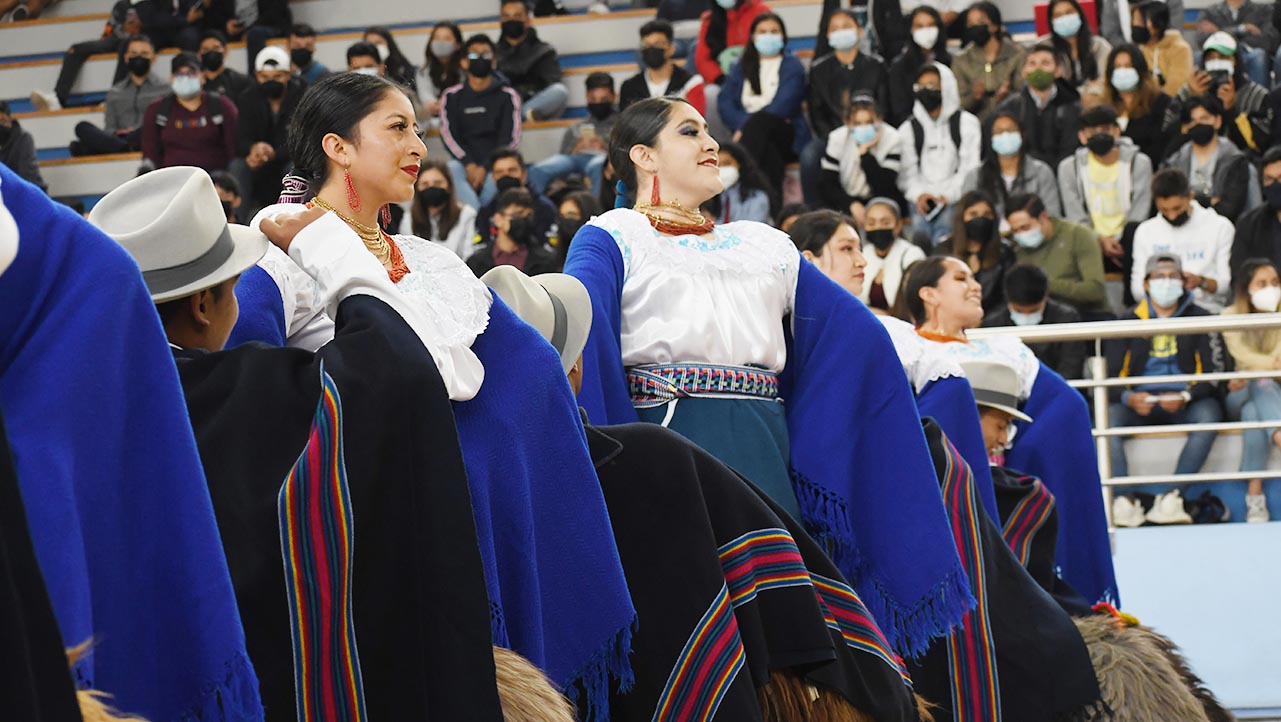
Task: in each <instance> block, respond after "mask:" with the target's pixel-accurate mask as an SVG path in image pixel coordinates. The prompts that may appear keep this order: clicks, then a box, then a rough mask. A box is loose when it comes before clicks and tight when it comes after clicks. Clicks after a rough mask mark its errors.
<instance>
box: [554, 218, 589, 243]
mask: <svg viewBox="0 0 1281 722" xmlns="http://www.w3.org/2000/svg"><path fill="white" fill-rule="evenodd" d="M582 227H583V221H582V220H581V219H579V218H566V217H565V216H559V217H557V218H556V236H557V237H558V238H559V239H560V245H562V246H565V245H568V244H569V242H570V241H571V240H573V238H574V236H575V235H577V234H578V229H580V228H582Z"/></svg>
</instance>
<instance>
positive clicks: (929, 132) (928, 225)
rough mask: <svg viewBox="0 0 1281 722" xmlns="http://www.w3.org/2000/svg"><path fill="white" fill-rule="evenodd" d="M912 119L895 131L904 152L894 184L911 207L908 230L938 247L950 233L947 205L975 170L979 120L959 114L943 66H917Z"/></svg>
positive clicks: (952, 86)
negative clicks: (938, 243) (910, 225)
mask: <svg viewBox="0 0 1281 722" xmlns="http://www.w3.org/2000/svg"><path fill="white" fill-rule="evenodd" d="M913 88H914V91H913V92H914V93H915V94H916V103H915V104H914V105H913V107H912V117H911V118H908V119H907V121H906V122H904V123H903V125H901V126H899V129H898V134H899V138H900V139H901V141H902V142H901V148H902V153H903V163H902V169H901V170H900V171H899V176H898V185H899V189H900V190H902V191H903V195H904V196H905V197H906V198H907V202H908V203H909V204H911V208H912V227H913V229H915V231H918V232H922V231H923V232H925V233H926V234H928V236H929V239H930V242H931V243H937V242H938V241H939V240H940V239H941V238H943V236H946V235H947V234H948V233H949V232H950V231H951V228H952V206H951V203H952V202H953V201H954V200H956V199H957V198H959V197H960V195H961V187H962V185H963V184H964V183H965V177H966V176H967V175H969V173H970V171H972V170H974V169H975V168H977V167H978V166H979V145H980V141H981V139H982V138H981V136H982V129H981V128H980V127H979V119H978V118H976V117H974V115H973V114H972V113H969V112H966V111H964V110H961V101H960V96H959V95H958V94H957V90H956V78H955V77H953V75H952V71H951V70H949V69H948V67H947V66H946V65H943V64H942V63H937V62H935V63H930V64H929V65H923V66H921V69H920V70H919V71H917V73H916V82H915V83H914V85H913Z"/></svg>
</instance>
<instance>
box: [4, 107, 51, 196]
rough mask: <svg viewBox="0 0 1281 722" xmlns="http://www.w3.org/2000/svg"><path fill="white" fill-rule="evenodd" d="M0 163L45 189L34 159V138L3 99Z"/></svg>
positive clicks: (38, 165)
mask: <svg viewBox="0 0 1281 722" xmlns="http://www.w3.org/2000/svg"><path fill="white" fill-rule="evenodd" d="M0 163H3V164H4V165H6V166H9V168H10V169H11V170H13V172H14V173H17V174H18V175H19V176H21V177H22V178H23V180H26V181H27V182H29V183H32V184H34V185H36V186H39V187H40V189H41V190H47V187H46V186H45V182H44V178H42V177H41V176H40V163H39V162H38V161H37V160H36V141H35V138H33V137H31V133H30V132H29V131H27V130H24V129H23V127H22V126H21V125H20V124H19V123H18V121H17V120H16V119H14V117H13V114H12V113H11V112H10V111H9V104H8V103H7V102H5V101H3V100H0Z"/></svg>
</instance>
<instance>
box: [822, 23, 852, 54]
mask: <svg viewBox="0 0 1281 722" xmlns="http://www.w3.org/2000/svg"><path fill="white" fill-rule="evenodd" d="M827 44H828V45H831V46H832V47H833V48H835V49H837V50H849V49H850V48H852V47H854V46H855V45H858V28H844V29H842V30H833V31H832V32H830V33H828V34H827Z"/></svg>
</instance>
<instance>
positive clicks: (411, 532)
mask: <svg viewBox="0 0 1281 722" xmlns="http://www.w3.org/2000/svg"><path fill="white" fill-rule="evenodd" d="M178 356H179V363H178V368H179V375H180V376H181V378H182V384H183V390H184V392H185V393H186V397H187V406H188V410H189V411H190V414H191V420H192V426H193V427H194V428H195V432H196V441H197V444H198V445H199V447H200V455H201V458H202V460H203V462H204V466H205V472H206V474H207V476H208V479H209V490H210V493H211V496H212V497H213V503H214V511H215V514H216V515H217V518H218V527H219V531H220V532H221V535H222V539H223V544H224V546H225V548H226V551H227V563H228V566H229V568H230V569H231V577H232V581H233V582H234V584H235V589H236V601H237V604H238V605H239V607H240V614H241V617H242V618H243V621H244V626H245V637H246V640H247V642H248V648H249V654H250V657H251V659H252V660H253V663H254V667H255V668H256V670H257V672H258V676H259V679H260V680H261V687H262V697H263V703H264V706H265V707H266V710H267V719H268V720H281V721H283V720H295V719H298V715H297V712H296V705H297V704H298V700H301V699H303V697H304V694H303V692H302V689H301V688H302V687H305V685H304V684H303V681H302V680H303V679H309V678H310V675H301V677H302V679H300V690H299V692H298V693H297V695H296V693H295V684H294V680H295V660H294V653H295V652H294V650H295V645H294V644H293V640H292V639H291V625H293V627H292V629H293V631H292V634H293V635H297V634H298V633H299V631H298V630H299V629H304V630H308V631H309V636H314V637H315V638H317V639H318V640H319V642H320V644H319V645H316V648H321V647H323V645H325V644H326V643H328V644H329V645H330V647H331V648H332V649H333V650H335V651H333V653H332V654H331V655H330V656H329V657H327V658H326V657H314V655H316V654H319V653H321V652H323V651H324V650H323V649H320V652H317V651H316V650H315V649H313V650H312V654H313V658H312V659H311V660H310V661H309V662H308V661H304V662H300V665H301V664H304V663H310V664H312V667H313V668H315V667H316V666H320V667H322V669H320V670H318V671H317V674H319V675H321V676H322V677H323V676H324V674H325V672H324V669H323V667H324V665H326V664H334V663H335V662H336V663H337V664H334V666H335V667H337V666H341V664H342V663H343V661H344V659H343V656H342V652H343V650H345V649H348V648H354V649H355V650H356V652H357V653H358V658H359V669H358V670H357V673H356V675H355V677H356V679H355V680H352V679H349V677H350V676H351V675H345V676H344V675H337V677H338V678H337V679H335V678H334V676H333V675H331V677H330V680H329V681H331V682H335V683H336V686H337V687H338V688H339V689H340V690H341V691H346V692H349V693H351V694H350V695H349V697H350V698H341V697H340V699H339V700H338V706H339V707H349V706H350V705H359V704H362V703H363V705H364V707H365V709H366V710H367V713H368V714H367V717H366V718H367V719H372V720H410V719H412V720H451V721H452V720H484V721H489V720H501V719H502V714H501V711H500V708H499V702H498V696H497V690H496V687H495V682H494V662H493V652H492V646H491V641H490V629H489V603H488V598H487V596H486V593H485V583H484V579H483V576H482V571H481V562H480V555H479V551H478V548H477V544H476V533H475V528H474V525H473V522H472V513H471V502H470V496H469V493H468V488H467V477H466V473H465V471H464V469H463V461H462V455H461V452H460V451H459V447H458V437H457V434H456V432H455V430H454V419H453V414H452V409H451V406H450V401H449V397H448V394H447V392H446V390H445V386H444V384H443V382H442V381H441V379H440V376H439V373H438V372H437V370H436V367H435V365H434V364H433V363H432V361H431V357H430V356H429V355H428V353H427V352H426V350H425V349H424V348H423V346H422V343H421V342H420V341H419V340H418V338H417V337H416V336H415V335H414V333H413V331H412V330H411V329H410V328H409V326H408V325H406V324H405V322H404V320H403V319H401V318H400V316H399V315H397V314H396V313H395V312H394V311H392V310H391V309H390V308H389V307H388V306H387V305H386V304H384V303H383V302H382V301H379V300H376V299H374V298H372V297H369V296H353V297H350V298H347V299H345V300H344V301H343V302H342V304H341V305H340V306H339V307H338V318H337V331H336V334H335V337H334V340H333V341H331V342H330V343H328V344H326V345H325V346H324V347H322V348H321V349H320V351H318V352H316V353H314V354H313V353H308V352H306V351H301V350H298V349H276V348H267V347H264V346H260V345H257V344H248V345H245V346H240V347H238V348H235V349H233V350H230V351H225V352H221V353H214V354H206V353H199V352H196V353H192V352H185V351H184V352H179V354H178ZM335 452H336V454H337V455H336V456H335V455H334V454H335ZM326 460H336V461H337V462H338V463H337V464H336V465H329V466H326V465H325V463H324V462H326ZM321 475H326V476H325V478H324V480H325V481H327V482H328V481H334V482H335V483H334V484H330V486H336V485H337V483H340V482H341V481H342V480H343V479H344V478H345V480H346V482H347V483H346V487H347V488H346V489H345V490H344V491H343V494H342V495H340V496H338V497H335V498H332V499H328V500H326V499H324V498H321V499H320V500H319V502H318V503H319V504H321V505H322V506H321V508H320V511H319V512H318V516H316V517H315V518H314V519H313V518H304V519H302V520H301V521H302V522H304V523H303V527H304V531H305V530H306V528H307V524H306V523H308V522H313V521H316V520H318V521H316V523H317V524H318V525H319V526H320V528H322V529H323V532H326V533H328V532H333V531H334V529H338V530H339V531H341V529H342V528H343V527H344V522H345V523H347V524H350V525H351V526H350V527H349V529H350V530H351V531H352V532H353V533H352V534H351V535H350V536H348V537H346V539H345V542H344V540H343V539H342V538H338V539H337V541H335V540H334V539H333V538H326V539H322V540H320V541H323V542H324V543H323V544H319V545H317V546H315V547H312V549H313V551H314V552H315V553H317V554H321V555H323V554H324V552H326V551H329V552H332V551H333V549H334V548H340V549H341V547H340V546H339V547H330V548H327V549H326V548H325V544H342V543H346V544H347V545H348V549H349V552H350V553H351V561H350V569H351V572H350V573H351V579H350V588H349V603H350V617H351V624H350V625H342V624H341V623H336V624H330V625H325V624H323V622H322V621H321V620H319V619H315V618H311V619H308V618H307V617H308V616H309V615H308V614H307V613H306V612H305V611H303V612H301V613H297V614H296V613H294V612H293V611H292V610H294V609H295V608H296V605H295V604H294V603H292V598H291V597H290V596H289V595H290V594H293V593H294V592H295V590H300V591H301V593H302V595H303V596H304V597H305V595H306V592H307V591H308V587H307V580H311V579H315V580H323V579H325V578H326V577H328V578H330V579H331V581H332V580H333V579H334V578H335V577H336V578H337V581H338V582H341V581H342V577H341V573H339V574H334V568H332V567H330V568H322V569H320V571H319V572H317V570H316V569H313V568H310V567H306V565H304V564H296V565H294V566H293V569H291V571H295V570H296V571H299V572H300V573H301V574H306V575H310V574H316V576H314V577H307V576H303V577H298V578H299V579H303V580H304V583H302V584H296V583H287V578H286V571H285V568H284V567H283V566H282V563H281V559H282V553H283V554H284V557H285V558H286V559H289V558H290V556H291V546H290V543H291V540H292V542H293V544H294V545H295V546H294V547H293V549H295V550H301V552H300V555H301V556H304V557H305V556H306V554H305V552H306V550H307V549H308V547H307V546H306V543H307V542H308V539H306V538H303V539H301V540H299V539H297V538H295V537H294V536H293V535H291V534H290V533H288V532H287V530H288V529H289V528H291V520H295V521H296V519H292V517H291V516H290V514H289V513H288V509H287V508H286V506H287V504H286V495H285V493H284V492H282V484H283V483H284V482H285V481H286V477H288V478H289V480H290V484H299V483H300V482H306V481H308V480H311V481H314V480H315V477H317V476H321ZM316 489H319V490H320V491H322V492H323V490H324V485H323V484H322V485H320V486H319V487H315V488H314V489H313V491H315V490H316ZM295 490H296V491H299V493H301V494H303V496H302V501H304V502H305V501H308V500H309V498H308V497H306V496H305V494H306V493H307V489H306V488H304V487H303V486H301V485H300V486H298V487H297V488H296V489H295ZM326 501H328V502H330V503H331V507H329V508H325V507H323V504H325V503H326ZM300 508H305V506H304V507H300ZM344 514H345V515H346V516H345V517H344ZM353 520H354V521H353ZM338 536H339V537H342V535H341V534H339V535H338ZM304 537H305V534H304ZM282 546H283V552H282ZM335 558H336V559H337V563H338V564H339V565H341V563H342V561H343V558H342V554H341V552H340V553H338V554H332V555H331V558H330V559H329V561H330V562H333V561H334V559H335ZM322 567H323V565H322ZM317 584H320V582H313V583H312V589H311V591H312V592H314V591H315V590H314V587H315V586H317ZM340 592H341V590H340ZM304 606H305V605H304ZM342 609H343V605H342V602H341V600H338V603H337V608H336V609H335V610H334V611H335V612H337V613H339V614H340V613H341V612H342ZM311 616H313V617H314V615H311ZM300 618H301V619H300ZM299 625H301V626H299ZM353 636H354V638H355V640H356V642H358V647H357V646H356V645H354V644H349V641H350V639H351V638H352V637H353ZM300 659H301V658H300ZM310 681H311V682H312V683H313V684H320V685H322V686H323V682H322V681H320V680H317V679H314V678H310ZM361 687H363V690H362V689H361ZM306 696H307V698H308V704H309V706H310V707H311V708H312V710H313V713H315V707H316V705H317V702H316V701H315V700H316V697H315V696H313V695H312V694H307V695H306ZM322 696H323V695H322Z"/></svg>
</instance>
